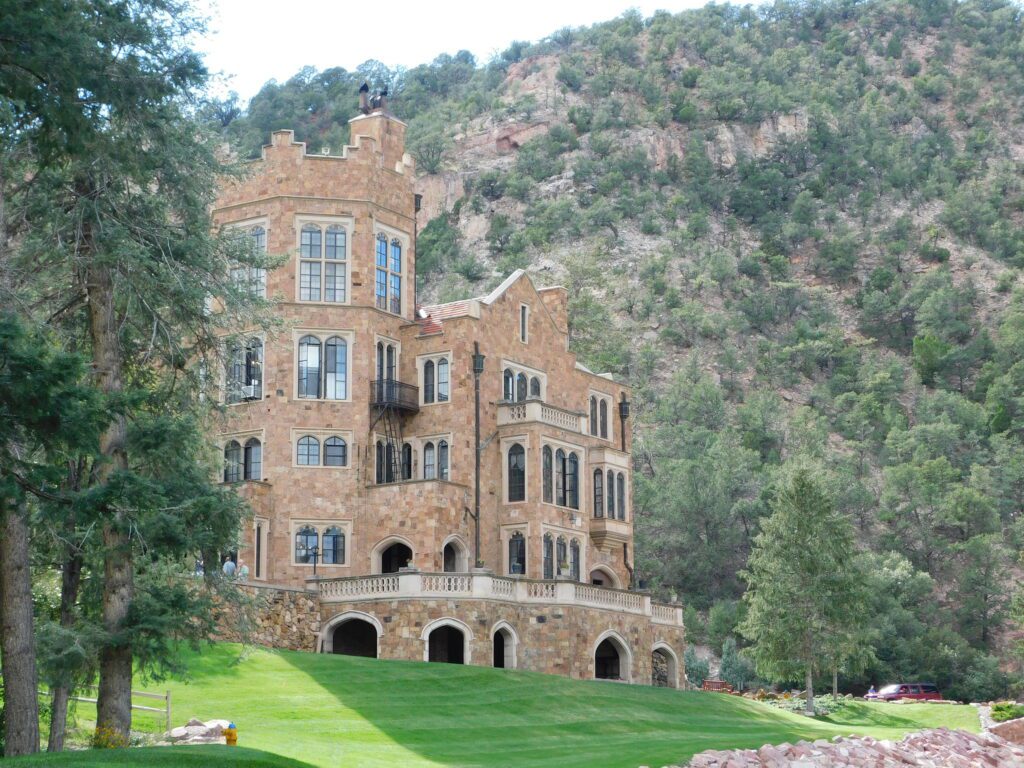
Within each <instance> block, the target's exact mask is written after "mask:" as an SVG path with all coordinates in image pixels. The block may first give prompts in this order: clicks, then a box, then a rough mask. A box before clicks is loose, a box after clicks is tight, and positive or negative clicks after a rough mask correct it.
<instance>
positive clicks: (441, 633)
mask: <svg viewBox="0 0 1024 768" xmlns="http://www.w3.org/2000/svg"><path fill="white" fill-rule="evenodd" d="M427 643H428V656H427V661H440V662H445V663H447V664H465V663H466V655H465V648H466V637H465V635H463V634H462V630H460V629H459V628H458V627H453V626H451V625H446V626H443V627H438V628H437V629H435V630H434V631H433V632H431V633H430V635H429V636H428V638H427Z"/></svg>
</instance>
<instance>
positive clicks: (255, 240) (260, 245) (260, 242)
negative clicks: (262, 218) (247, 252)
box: [249, 226, 267, 254]
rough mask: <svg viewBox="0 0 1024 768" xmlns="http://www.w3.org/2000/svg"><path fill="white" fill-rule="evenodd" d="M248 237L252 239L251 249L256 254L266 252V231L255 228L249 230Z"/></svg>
mask: <svg viewBox="0 0 1024 768" xmlns="http://www.w3.org/2000/svg"><path fill="white" fill-rule="evenodd" d="M249 237H250V238H252V247H253V249H254V250H255V251H256V252H257V253H261V254H262V253H263V252H265V251H266V250H267V230H265V229H264V228H263V227H260V226H256V227H253V228H252V229H250V230H249Z"/></svg>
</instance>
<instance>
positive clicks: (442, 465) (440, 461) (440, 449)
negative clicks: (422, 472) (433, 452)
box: [437, 440, 448, 480]
mask: <svg viewBox="0 0 1024 768" xmlns="http://www.w3.org/2000/svg"><path fill="white" fill-rule="evenodd" d="M437 474H438V477H440V478H441V479H442V480H447V479H448V441H447V440H441V441H439V442H438V444H437Z"/></svg>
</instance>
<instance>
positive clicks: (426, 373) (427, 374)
mask: <svg viewBox="0 0 1024 768" xmlns="http://www.w3.org/2000/svg"><path fill="white" fill-rule="evenodd" d="M423 402H424V403H432V402H434V361H433V360H427V362H425V363H424V364H423Z"/></svg>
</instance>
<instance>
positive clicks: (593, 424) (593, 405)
mask: <svg viewBox="0 0 1024 768" xmlns="http://www.w3.org/2000/svg"><path fill="white" fill-rule="evenodd" d="M590 434H592V435H594V436H595V437H596V436H597V398H596V397H594V396H593V395H591V396H590Z"/></svg>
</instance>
